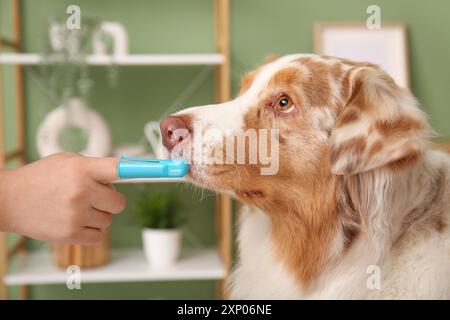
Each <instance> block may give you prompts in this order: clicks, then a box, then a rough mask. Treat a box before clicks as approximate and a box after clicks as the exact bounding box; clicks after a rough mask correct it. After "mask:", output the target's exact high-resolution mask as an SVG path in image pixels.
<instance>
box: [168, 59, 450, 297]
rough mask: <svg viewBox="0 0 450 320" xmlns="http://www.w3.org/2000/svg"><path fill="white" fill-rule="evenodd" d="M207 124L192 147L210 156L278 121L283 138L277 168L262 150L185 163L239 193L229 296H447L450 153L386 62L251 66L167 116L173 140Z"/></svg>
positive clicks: (195, 178) (198, 180)
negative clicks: (199, 102)
mask: <svg viewBox="0 0 450 320" xmlns="http://www.w3.org/2000/svg"><path fill="white" fill-rule="evenodd" d="M196 126H197V127H196ZM199 128H200V129H199ZM211 129H217V130H219V131H221V132H222V134H216V135H211V136H210V137H208V138H207V139H204V140H203V142H202V143H200V146H202V147H210V148H212V150H215V151H216V153H217V151H218V150H219V151H223V150H224V147H223V145H224V144H226V143H227V141H229V140H230V139H231V137H233V136H235V137H236V136H239V135H242V132H245V131H246V130H250V129H254V130H257V131H258V132H259V131H260V130H261V129H267V130H276V133H277V134H276V137H277V141H278V149H279V152H278V156H279V158H278V170H277V171H276V173H274V174H271V175H266V174H261V169H262V168H263V167H264V166H265V165H267V163H266V164H263V163H262V162H261V161H260V159H258V160H257V161H256V162H253V163H240V164H237V163H232V161H230V164H228V163H219V162H214V161H211V159H212V158H213V157H215V156H217V154H216V155H214V154H212V153H211V154H209V153H208V152H206V153H205V154H206V155H204V157H203V160H204V158H205V157H206V158H207V160H208V161H203V162H202V163H200V162H197V163H196V162H195V161H193V162H192V164H191V170H190V173H189V178H188V179H189V180H191V181H192V182H193V183H194V184H197V185H199V186H201V187H204V188H208V189H212V190H215V191H218V192H224V193H227V194H230V195H232V196H233V197H235V198H236V199H239V200H240V201H242V202H243V203H244V204H245V205H244V206H243V208H242V212H241V213H240V216H239V221H238V228H239V233H238V242H239V258H238V261H237V262H236V265H235V267H234V270H233V272H232V274H231V276H230V277H229V279H228V288H229V294H230V297H231V298H233V299H448V298H450V229H449V217H450V158H449V156H448V155H447V154H445V153H443V152H440V151H437V150H435V148H434V145H433V144H432V142H431V140H430V137H432V134H433V132H432V130H431V129H430V127H429V124H428V121H427V118H426V115H425V114H424V112H423V111H422V110H421V109H420V107H419V104H418V102H417V101H416V99H415V98H414V97H413V96H412V94H411V93H410V91H409V90H408V89H405V88H401V87H399V86H398V85H397V84H396V83H395V82H394V80H393V79H392V78H391V77H390V76H389V75H387V74H386V73H385V72H384V71H383V70H382V69H381V68H380V67H378V66H377V65H374V64H371V63H364V62H354V61H349V60H346V59H341V58H334V57H328V56H318V55H310V54H294V55H288V56H284V57H280V58H277V59H276V60H274V61H271V62H268V63H266V64H264V65H262V66H261V67H259V68H257V69H256V70H254V71H252V72H250V73H248V74H247V75H245V76H244V77H243V78H242V83H241V89H240V92H239V93H238V95H237V97H236V98H235V99H233V100H231V101H229V102H225V103H220V104H215V105H207V106H200V107H192V108H187V109H184V110H182V111H180V112H177V113H175V114H173V115H171V116H170V117H168V118H166V119H165V120H163V121H162V122H161V132H162V136H163V144H164V146H165V147H166V148H167V150H169V151H173V150H174V148H176V147H180V146H184V147H186V146H188V148H189V149H190V150H193V149H194V147H193V145H192V141H193V140H194V138H193V137H194V136H195V134H196V133H197V134H198V133H205V132H206V131H208V130H211ZM177 131H178V132H181V133H180V134H175V133H176V132H177ZM199 131H202V132H199ZM237 132H240V133H237ZM233 139H234V138H233ZM260 142H261V141H259V143H260ZM247 144H248V143H247ZM269 144H270V145H272V144H273V143H269ZM247 149H248V150H247V151H245V154H244V158H245V159H246V160H248V159H249V158H250V155H249V150H250V148H247ZM237 153H239V151H236V148H233V149H232V152H231V154H230V152H228V154H225V155H224V156H223V157H224V158H223V159H227V160H235V159H236V157H237V155H236V154H237ZM241 153H242V152H241ZM241 155H242V154H241Z"/></svg>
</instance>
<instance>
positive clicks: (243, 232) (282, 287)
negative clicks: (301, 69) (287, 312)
mask: <svg viewBox="0 0 450 320" xmlns="http://www.w3.org/2000/svg"><path fill="white" fill-rule="evenodd" d="M240 219H241V224H240V228H239V236H238V241H239V262H238V264H237V266H236V267H235V270H234V271H233V274H232V275H231V277H230V293H231V298H232V299H233V298H237V299H298V298H301V288H300V286H299V285H298V282H297V281H296V279H295V278H294V276H293V275H291V274H290V273H289V272H288V271H287V270H286V268H284V266H283V265H282V264H281V263H280V261H279V260H278V258H277V257H276V256H275V255H274V251H273V243H272V240H271V220H270V218H269V217H268V216H267V215H266V214H265V213H263V212H262V211H260V210H258V209H256V208H250V207H244V208H243V210H242V212H241V217H240Z"/></svg>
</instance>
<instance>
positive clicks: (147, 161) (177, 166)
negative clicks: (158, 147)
mask: <svg viewBox="0 0 450 320" xmlns="http://www.w3.org/2000/svg"><path fill="white" fill-rule="evenodd" d="M188 172H189V164H187V163H186V162H185V161H184V160H182V159H174V160H166V159H152V158H129V157H121V158H120V160H119V164H118V166H117V173H118V176H119V178H121V179H134V178H182V177H184V176H185V175H186V174H187V173H188Z"/></svg>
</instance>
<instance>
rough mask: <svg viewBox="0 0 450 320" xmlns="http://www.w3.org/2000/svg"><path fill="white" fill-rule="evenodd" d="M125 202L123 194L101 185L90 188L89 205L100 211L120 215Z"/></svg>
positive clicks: (97, 184)
mask: <svg viewBox="0 0 450 320" xmlns="http://www.w3.org/2000/svg"><path fill="white" fill-rule="evenodd" d="M125 204H126V200H125V197H124V195H123V194H121V193H120V192H117V191H116V190H114V189H111V188H110V187H108V186H106V185H103V184H101V183H96V184H94V185H93V187H92V188H91V192H90V205H91V207H93V208H95V209H98V210H100V211H104V212H108V213H120V212H122V211H123V209H125Z"/></svg>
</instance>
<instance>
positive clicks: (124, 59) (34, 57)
mask: <svg viewBox="0 0 450 320" xmlns="http://www.w3.org/2000/svg"><path fill="white" fill-rule="evenodd" d="M224 61H225V57H224V56H223V55H222V54H214V53H213V54H130V55H126V56H113V55H89V56H87V57H86V63H87V64H89V65H97V66H105V65H111V64H115V65H118V66H156V65H160V66H182V65H184V66H187V65H205V66H207V65H220V64H222V63H223V62H224ZM54 62H57V61H54ZM0 63H1V64H21V65H35V64H42V63H51V61H47V62H46V61H45V60H44V58H43V57H42V56H41V55H39V54H36V53H2V54H0Z"/></svg>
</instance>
